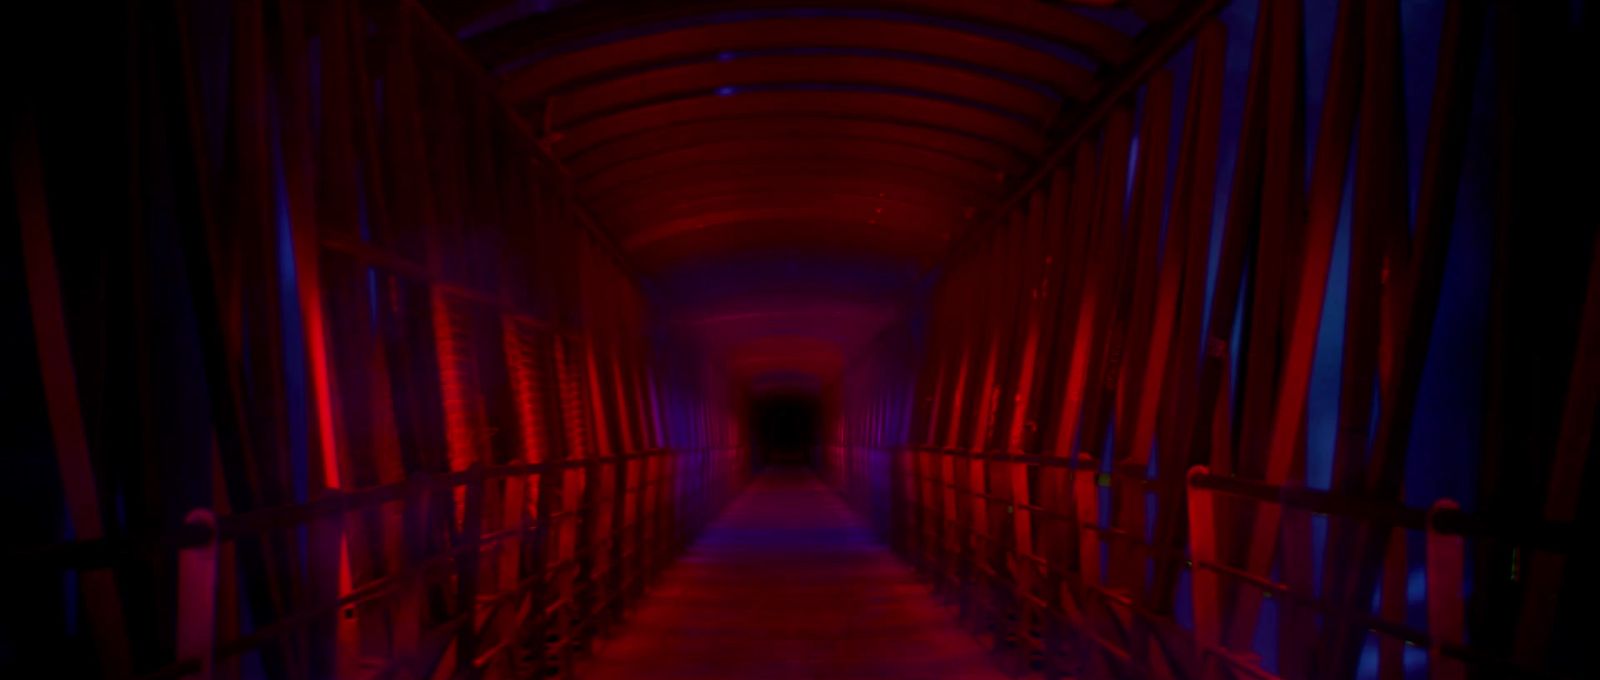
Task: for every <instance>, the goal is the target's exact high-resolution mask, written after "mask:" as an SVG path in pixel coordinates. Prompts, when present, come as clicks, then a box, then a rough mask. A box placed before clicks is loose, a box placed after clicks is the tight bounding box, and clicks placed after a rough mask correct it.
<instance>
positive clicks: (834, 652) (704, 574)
mask: <svg viewBox="0 0 1600 680" xmlns="http://www.w3.org/2000/svg"><path fill="white" fill-rule="evenodd" d="M586 666H587V667H586V668H584V669H583V670H582V672H581V674H580V677H583V678H594V679H597V680H598V679H603V680H612V679H617V680H620V679H623V678H628V679H634V678H706V679H711V678H730V679H731V678H751V679H759V678H773V679H783V680H798V679H801V678H829V679H844V678H963V679H965V678H1004V677H1005V676H1004V675H1002V674H1001V673H1000V672H999V671H998V670H997V669H996V668H995V666H994V664H993V661H992V660H991V659H990V657H989V656H988V654H987V652H986V651H985V649H984V648H983V647H982V646H981V645H980V644H979V643H978V641H977V640H976V639H975V638H973V637H971V636H970V635H968V634H967V633H966V632H964V631H963V630H961V629H960V628H959V627H958V626H957V625H956V623H955V621H954V619H953V615H952V613H951V612H950V610H948V609H946V608H944V607H941V606H940V605H939V604H938V603H937V602H936V601H935V599H934V598H933V596H932V594H931V593H930V591H929V589H928V587H927V586H926V585H924V584H923V583H921V582H919V581H918V579H917V578H916V574H915V572H914V571H913V570H912V568H911V567H910V566H909V565H907V564H906V563H905V562H903V561H901V560H900V559H899V558H898V557H896V556H895V555H894V554H893V553H892V552H890V550H889V549H888V548H886V547H884V546H883V545H882V544H880V543H879V542H878V541H877V540H875V539H874V537H873V535H872V531H871V529H870V528H869V526H868V525H867V523H866V522H865V521H864V520H862V519H861V518H860V517H859V516H858V515H856V514H855V513H854V512H853V511H852V510H851V509H850V508H849V507H848V506H847V505H846V504H845V503H844V502H843V501H842V500H840V499H839V497H838V496H836V495H835V494H834V493H833V491H832V490H830V489H828V488H827V487H826V486H824V485H823V483H822V482H821V481H819V480H818V479H817V478H816V476H814V475H813V474H812V473H810V472H809V471H796V470H776V471H773V470H769V471H767V472H765V473H763V474H762V475H760V476H759V477H757V478H756V479H755V480H754V481H753V482H752V483H751V485H750V486H749V487H748V488H747V489H746V490H745V491H744V493H743V494H741V495H740V496H739V497H738V498H737V499H736V500H734V502H733V503H732V504H731V505H730V506H729V507H728V509H727V511H726V512H725V513H724V514H723V515H722V517H721V518H719V519H718V520H717V521H716V522H714V523H713V524H711V526H709V527H707V528H706V530H705V532H704V533H703V534H702V535H701V537H700V539H699V540H698V541H697V542H696V543H695V545H694V546H693V547H692V548H690V550H689V551H688V552H687V553H685V554H684V556H683V557H682V558H680V560H679V561H678V563H677V564H675V565H673V566H672V567H671V568H670V569H669V570H668V571H667V572H666V573H665V574H664V575H663V577H662V579H661V581H660V582H658V583H657V585H656V586H655V587H654V588H653V589H652V590H651V592H650V594H649V595H647V596H646V597H645V599H644V600H643V602H642V603H641V604H640V606H639V608H638V610H637V611H635V612H634V613H633V615H632V616H631V617H630V618H629V620H628V621H627V622H626V623H625V624H623V626H622V627H621V629H620V630H619V632H618V634H617V635H616V636H615V637H614V638H612V639H611V640H608V641H606V642H604V643H602V644H601V645H600V646H599V648H598V649H597V650H596V653H595V655H594V659H593V660H592V661H591V662H589V663H588V664H586Z"/></svg>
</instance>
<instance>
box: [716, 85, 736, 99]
mask: <svg viewBox="0 0 1600 680" xmlns="http://www.w3.org/2000/svg"><path fill="white" fill-rule="evenodd" d="M738 92H739V88H736V87H734V86H732V85H723V86H722V87H719V88H717V96H718V97H732V96H733V95H735V94H737V93H738Z"/></svg>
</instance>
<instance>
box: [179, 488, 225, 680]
mask: <svg viewBox="0 0 1600 680" xmlns="http://www.w3.org/2000/svg"><path fill="white" fill-rule="evenodd" d="M183 523H184V525H185V526H187V527H197V528H201V529H204V530H205V531H206V533H207V534H208V538H207V539H206V542H205V543H202V544H200V545H194V546H188V547H185V548H183V549H181V550H179V551H178V650H177V651H178V658H180V659H198V660H199V661H200V670H198V671H196V672H194V673H189V674H187V675H185V676H183V677H184V678H185V680H210V678H211V670H212V666H213V662H214V658H215V654H216V634H217V516H216V515H215V514H213V513H212V512H211V511H210V510H208V509H206V508H196V509H194V510H191V511H189V515H188V516H187V517H185V518H184V520H183Z"/></svg>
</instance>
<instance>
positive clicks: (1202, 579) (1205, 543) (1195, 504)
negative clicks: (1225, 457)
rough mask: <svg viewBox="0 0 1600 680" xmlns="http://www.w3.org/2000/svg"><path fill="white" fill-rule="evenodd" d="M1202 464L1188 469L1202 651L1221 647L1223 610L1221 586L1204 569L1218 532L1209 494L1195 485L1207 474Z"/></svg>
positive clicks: (1196, 615) (1197, 623) (1197, 629)
mask: <svg viewBox="0 0 1600 680" xmlns="http://www.w3.org/2000/svg"><path fill="white" fill-rule="evenodd" d="M1209 474H1211V471H1210V469H1209V468H1207V467H1206V466H1204V465H1196V466H1194V467H1192V468H1189V476H1188V482H1187V486H1188V494H1187V495H1188V503H1189V558H1190V560H1192V563H1191V564H1192V566H1191V567H1190V568H1189V574H1190V578H1191V585H1192V587H1191V588H1190V589H1189V590H1190V593H1191V596H1192V597H1193V602H1194V634H1195V638H1196V639H1198V640H1199V641H1200V644H1201V647H1202V648H1209V649H1215V648H1216V647H1218V646H1219V645H1221V644H1222V620H1221V616H1222V610H1221V608H1220V606H1219V604H1220V603H1219V598H1220V595H1221V589H1222V583H1221V580H1220V579H1219V578H1218V577H1217V574H1216V572H1213V571H1211V570H1210V569H1207V568H1206V567H1205V566H1202V565H1207V564H1213V563H1215V562H1216V559H1217V532H1216V524H1215V519H1214V517H1215V514H1214V508H1215V506H1214V502H1215V500H1214V498H1213V495H1212V491H1211V490H1210V489H1207V488H1205V487H1202V486H1198V485H1197V484H1196V483H1195V480H1196V478H1199V477H1202V476H1205V475H1209Z"/></svg>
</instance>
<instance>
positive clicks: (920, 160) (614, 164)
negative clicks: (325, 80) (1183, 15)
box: [423, 0, 1187, 382]
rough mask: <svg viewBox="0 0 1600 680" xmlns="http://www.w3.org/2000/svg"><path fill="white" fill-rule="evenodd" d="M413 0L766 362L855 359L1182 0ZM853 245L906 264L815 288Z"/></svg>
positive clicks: (774, 368)
mask: <svg viewBox="0 0 1600 680" xmlns="http://www.w3.org/2000/svg"><path fill="white" fill-rule="evenodd" d="M423 1H424V2H425V3H426V4H429V5H430V6H431V5H440V6H441V7H442V8H444V11H443V12H442V16H444V17H446V19H445V21H446V23H447V25H450V26H453V27H454V28H455V30H457V34H458V36H459V37H461V38H462V40H463V43H464V44H465V46H466V48H467V51H468V52H469V53H471V54H472V55H474V56H475V57H476V58H478V59H479V60H480V61H481V62H482V63H483V64H484V66H485V67H486V68H487V69H488V70H489V71H490V72H491V73H493V74H495V76H496V77H497V78H498V79H499V81H500V92H501V95H502V97H503V98H504V99H505V100H506V101H507V102H509V103H510V104H511V105H512V106H514V107H515V108H516V109H517V110H519V111H521V112H523V114H524V115H525V116H526V117H527V118H528V122H529V127H530V128H532V129H534V130H535V131H536V133H537V134H538V135H539V136H540V137H541V139H542V142H541V146H542V147H543V149H544V152H545V153H547V154H548V155H549V156H550V157H552V158H554V159H555V160H556V161H557V162H558V163H560V164H561V165H563V166H564V167H565V171H566V175H567V177H569V178H570V180H571V184H572V189H573V191H574V192H575V193H576V194H577V196H578V198H579V199H580V200H581V201H582V202H583V203H585V204H586V205H587V206H589V208H590V211H591V212H592V213H593V214H594V215H595V216H596V218H597V220H598V221H599V222H600V223H601V224H602V225H604V228H605V229H606V230H607V231H609V232H610V234H611V236H612V237H613V238H614V240H615V241H616V242H617V243H619V244H621V247H622V250H623V251H624V253H625V255H626V257H627V258H628V259H629V261H630V263H631V264H632V265H633V266H634V267H635V268H636V269H637V270H638V271H640V272H642V273H644V274H645V275H646V276H649V277H651V278H652V279H653V281H654V282H655V284H654V287H655V288H656V289H657V290H659V291H666V292H663V293H661V294H662V295H664V296H665V297H666V298H667V299H664V300H662V301H660V302H661V303H662V306H663V307H665V308H666V309H668V310H674V309H675V310H676V311H673V312H669V314H675V315H676V316H677V317H678V318H680V320H681V322H682V323H681V326H682V327H683V328H686V329H688V331H689V332H691V333H698V334H702V336H703V339H704V340H705V341H706V342H707V343H710V344H711V345H713V346H718V347H724V348H726V349H727V352H728V353H729V358H730V360H733V359H735V358H736V359H738V361H739V362H740V364H741V366H742V367H743V369H748V370H749V371H751V372H754V373H760V374H778V373H785V372H789V373H795V372H798V373H808V372H810V373H815V372H816V371H818V370H824V369H822V368H820V367H822V366H823V365H833V364H835V363H836V362H835V361H834V360H832V359H830V360H819V359H818V358H819V357H848V356H851V355H853V354H854V351H855V347H856V346H858V345H859V344H860V343H863V342H866V341H867V340H868V339H870V338H871V337H872V336H873V335H874V334H875V333H876V330H875V329H876V328H879V327H881V326H882V325H883V324H887V323H889V322H890V321H891V320H892V318H893V315H894V313H895V312H894V310H896V309H899V308H901V307H902V306H903V305H902V304H901V303H902V302H903V301H904V300H905V299H907V297H908V296H910V295H912V294H914V291H915V290H916V274H915V272H917V271H920V270H921V269H923V268H925V267H927V266H929V265H930V264H931V263H933V262H936V261H938V260H940V259H941V258H942V257H943V256H944V255H945V254H946V253H948V251H949V249H950V247H951V245H950V244H951V242H952V240H953V239H954V238H955V237H956V236H957V235H960V234H963V233H969V232H970V231H971V230H972V228H973V225H974V224H977V220H978V219H979V218H982V217H984V216H986V215H989V214H990V213H992V212H993V210H994V209H995V207H996V206H997V205H999V204H1000V203H1001V202H1002V201H1004V200H1006V198H1007V196H1009V195H1010V194H1011V193H1012V192H1013V191H1014V188H1015V187H1014V185H1015V184H1016V183H1017V182H1018V181H1020V179H1021V178H1024V177H1027V176H1029V175H1030V174H1031V173H1032V172H1033V171H1034V169H1035V167H1036V166H1037V164H1038V163H1039V161H1040V159H1041V158H1042V157H1043V156H1045V155H1046V154H1047V153H1048V152H1049V151H1050V146H1051V144H1052V141H1053V140H1054V139H1055V138H1056V137H1058V136H1059V135H1060V133H1061V130H1062V128H1063V123H1064V122H1066V121H1071V120H1073V116H1074V115H1075V114H1079V113H1081V112H1082V111H1085V110H1092V108H1093V106H1094V105H1095V104H1096V103H1097V102H1098V101H1099V100H1100V98H1102V97H1103V96H1104V94H1103V93H1104V92H1105V91H1107V90H1108V89H1109V88H1110V87H1111V86H1113V85H1114V81H1111V80H1109V78H1110V77H1111V75H1112V74H1116V73H1120V72H1121V71H1122V70H1123V69H1124V67H1125V66H1126V65H1128V64H1134V63H1140V62H1139V58H1140V57H1141V55H1142V54H1143V50H1146V49H1148V48H1147V46H1146V42H1148V41H1147V40H1145V38H1146V37H1147V36H1148V35H1149V34H1151V33H1152V29H1154V28H1158V27H1161V26H1164V25H1166V24H1165V23H1163V22H1166V23H1171V22H1170V21H1167V17H1169V16H1175V15H1176V13H1175V12H1174V10H1176V9H1178V8H1179V6H1180V5H1182V4H1183V3H1185V2H1187V0H1121V1H1116V0H1109V1H1096V2H1082V3H1070V2H1068V3H1062V2H1056V3H1047V2H1038V1H1036V0H985V1H983V2H974V1H972V0H854V1H846V0H808V1H803V2H802V1H796V0H737V1H735V0H675V1H669V0H619V1H611V2H598V1H593V0H548V1H545V2H533V1H520V2H513V1H512V0H499V2H492V1H484V2H467V3H461V2H457V1H456V0H423ZM550 5H555V6H556V7H555V8H554V9H549V6H550ZM1085 5H1096V6H1097V7H1093V8H1088V7H1085ZM743 260H754V261H760V262H763V263H767V264H766V265H765V266H761V267H743V268H740V267H733V268H730V267H729V266H728V263H730V262H739V261H743ZM861 262H873V263H876V264H874V265H872V267H875V268H880V269H883V270H885V271H893V272H905V274H903V275H902V274H896V275H895V276H892V277H888V278H887V279H883V280H873V281H872V282H871V283H870V285H869V284H866V283H862V284H860V285H855V286H852V285H842V286H838V285H831V284H830V285H828V286H827V287H826V290H824V284H823V283H821V282H820V281H821V279H825V278H827V277H829V276H835V275H839V274H837V273H838V272H841V271H857V270H859V269H860V267H861V265H860V263H861ZM732 271H737V272H739V273H738V274H737V275H735V274H731V273H728V272H732ZM719 272H720V273H719ZM846 280H847V281H848V280H852V279H850V278H849V277H846ZM885 281H888V282H889V283H886V282H885ZM702 289H704V290H703V292H701V293H696V292H694V291H696V290H702ZM798 300H803V301H804V308H805V310H806V311H805V322H804V323H798V322H797V317H796V316H795V314H798V312H797V311H796V309H797V308H796V307H795V305H796V304H799V303H798V302H796V301H798ZM675 305H676V306H675ZM751 310H778V311H781V312H784V313H777V312H774V313H760V314H755V313H751ZM690 319H718V320H719V321H718V323H714V324H704V323H689V321H687V320H690ZM776 338H781V339H776ZM735 355H737V356H735ZM739 372H744V371H739ZM755 377H759V376H755ZM821 382H826V380H821Z"/></svg>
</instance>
